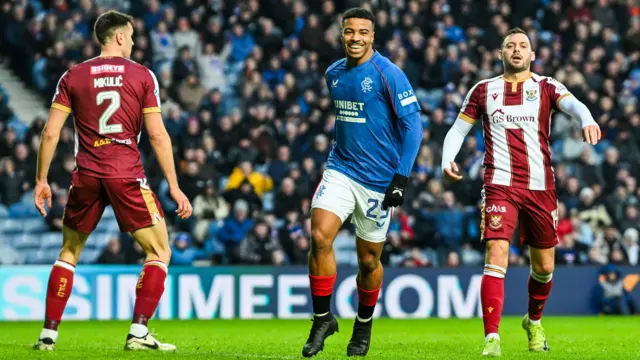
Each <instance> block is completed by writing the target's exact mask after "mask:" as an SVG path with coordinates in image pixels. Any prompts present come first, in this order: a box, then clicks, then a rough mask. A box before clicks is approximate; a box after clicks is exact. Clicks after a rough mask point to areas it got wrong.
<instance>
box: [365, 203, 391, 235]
mask: <svg viewBox="0 0 640 360" xmlns="http://www.w3.org/2000/svg"><path fill="white" fill-rule="evenodd" d="M367 202H368V203H369V204H373V205H372V206H371V207H370V208H369V209H368V210H367V214H366V215H367V217H368V218H370V219H373V220H375V222H376V226H377V227H379V228H381V227H383V226H384V220H385V219H386V218H387V217H389V209H387V210H384V213H383V214H382V216H380V214H378V215H376V214H374V213H373V211H374V210H376V209H377V208H378V204H379V201H378V199H369V200H368V201H367ZM381 209H382V208H381ZM378 220H382V221H378Z"/></svg>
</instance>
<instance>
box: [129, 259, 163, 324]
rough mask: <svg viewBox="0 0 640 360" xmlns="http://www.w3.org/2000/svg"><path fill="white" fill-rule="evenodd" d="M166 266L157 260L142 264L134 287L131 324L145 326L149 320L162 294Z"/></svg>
mask: <svg viewBox="0 0 640 360" xmlns="http://www.w3.org/2000/svg"><path fill="white" fill-rule="evenodd" d="M166 277H167V265H165V264H164V263H163V262H161V261H158V260H151V261H147V262H145V263H144V266H143V267H142V272H141V273H140V278H139V279H138V283H137V285H136V303H135V306H134V307H133V321H132V322H133V323H135V324H142V325H144V326H147V322H148V321H149V318H151V317H152V316H153V313H154V312H155V311H156V308H157V307H158V303H159V302H160V298H161V297H162V293H163V292H164V279H165V278H166Z"/></svg>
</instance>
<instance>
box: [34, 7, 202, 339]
mask: <svg viewBox="0 0 640 360" xmlns="http://www.w3.org/2000/svg"><path fill="white" fill-rule="evenodd" d="M94 33H95V36H96V38H97V40H98V42H100V44H101V47H102V51H101V53H100V56H98V57H95V58H93V59H90V60H87V61H85V62H83V63H81V64H78V65H76V66H74V67H73V68H71V69H69V70H68V71H67V72H65V73H64V74H63V75H62V77H61V78H60V80H59V81H58V85H57V86H56V92H55V95H54V97H53V100H52V104H51V110H50V112H49V119H48V121H47V124H46V126H45V128H44V130H43V131H42V138H41V143H40V149H39V152H38V168H37V174H36V187H35V195H34V197H35V199H34V200H35V204H36V207H37V208H38V210H39V211H40V213H41V214H42V216H46V214H47V213H46V210H45V202H46V203H47V206H48V207H51V189H50V187H49V184H48V183H47V174H48V173H49V167H50V165H51V161H52V159H53V155H54V153H55V150H56V146H57V144H58V139H59V137H60V132H61V129H62V127H63V125H64V123H65V121H66V120H67V117H68V116H69V114H70V113H72V112H73V119H74V125H75V158H76V169H75V171H74V172H73V177H72V182H71V188H70V190H69V199H68V202H67V205H66V207H65V210H64V218H63V224H64V227H63V231H62V237H63V244H62V250H61V251H60V255H59V257H58V260H57V261H56V262H55V264H54V265H53V269H52V270H51V274H50V277H49V283H48V288H47V298H46V310H45V321H44V327H43V329H42V332H41V333H40V337H39V338H38V342H37V344H36V345H35V346H34V348H35V349H36V350H53V348H54V346H55V342H56V340H57V337H58V325H59V324H60V320H61V318H62V314H63V312H64V309H65V306H66V304H67V300H68V299H69V296H70V295H71V289H72V286H73V275H74V270H75V266H76V264H77V263H78V259H79V258H80V253H81V251H82V248H83V247H84V244H85V242H86V241H87V238H88V237H89V234H90V233H91V232H92V231H93V230H94V229H95V228H96V226H97V224H98V222H99V221H100V218H101V217H102V213H103V211H104V209H105V207H106V206H107V205H111V206H112V207H113V210H114V212H115V215H116V219H117V221H118V225H119V226H120V230H121V231H123V232H129V233H131V234H132V236H133V238H134V239H135V240H136V241H137V242H138V243H139V244H140V245H141V246H142V248H143V249H144V251H145V253H146V255H147V257H146V261H145V263H144V266H143V268H142V272H141V273H140V278H139V279H138V282H137V285H136V301H135V305H134V311H133V313H134V314H133V321H132V323H131V327H130V330H129V334H128V336H127V340H126V345H125V349H126V350H160V351H171V350H175V349H176V347H175V346H174V345H171V344H163V343H160V342H159V341H157V340H156V339H154V337H153V336H152V335H151V334H149V331H148V329H147V321H148V320H149V318H151V316H153V313H154V312H155V310H156V307H157V306H158V302H159V301H160V297H161V296H162V293H163V292H164V282H165V278H166V276H167V265H168V264H169V261H170V259H171V251H170V248H169V237H168V234H167V227H166V225H165V223H164V213H163V212H162V207H161V206H160V203H159V201H158V199H157V198H156V196H155V195H154V194H153V192H152V191H151V189H150V188H149V185H148V184H147V179H146V177H145V173H144V169H143V167H142V163H141V161H140V152H139V150H138V143H139V141H140V133H141V131H142V125H143V123H144V125H145V127H146V129H147V132H148V134H149V141H150V143H151V146H152V148H153V150H154V153H155V155H156V158H157V160H158V163H159V164H160V167H161V168H162V171H163V172H164V175H165V177H166V179H167V182H168V183H169V188H170V193H171V197H172V198H173V200H175V201H176V203H177V204H178V210H177V211H176V212H177V215H178V216H179V217H180V218H183V219H186V218H188V217H189V216H191V212H192V207H191V204H190V203H189V200H188V199H187V197H186V196H185V195H184V194H183V193H182V191H181V190H180V188H179V187H178V180H177V176H176V171H175V165H174V159H173V150H172V146H171V139H170V138H169V135H168V133H167V131H166V129H165V127H164V124H163V122H162V116H161V113H160V96H159V93H160V89H159V86H158V81H157V80H156V77H155V76H154V74H153V73H152V72H151V71H150V70H149V69H147V68H146V67H144V66H143V65H140V64H137V63H135V62H133V61H131V60H129V56H130V55H131V50H132V47H133V38H132V35H133V19H132V18H131V17H130V16H128V15H125V14H122V13H119V12H117V11H107V12H105V13H104V14H102V15H101V16H100V17H99V18H98V19H97V21H96V23H95V26H94Z"/></svg>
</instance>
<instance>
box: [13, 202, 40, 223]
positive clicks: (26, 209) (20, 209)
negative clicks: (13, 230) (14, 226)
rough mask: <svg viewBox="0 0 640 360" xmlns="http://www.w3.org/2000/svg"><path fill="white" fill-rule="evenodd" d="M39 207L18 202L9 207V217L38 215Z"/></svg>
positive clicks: (19, 217)
mask: <svg viewBox="0 0 640 360" xmlns="http://www.w3.org/2000/svg"><path fill="white" fill-rule="evenodd" d="M39 214H40V213H39V212H38V209H36V207H35V206H33V205H32V204H25V203H23V202H17V203H15V204H13V205H11V206H10V207H9V217H10V218H13V219H24V218H28V217H35V216H38V215H39Z"/></svg>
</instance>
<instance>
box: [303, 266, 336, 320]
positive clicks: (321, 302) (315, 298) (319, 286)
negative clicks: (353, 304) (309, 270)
mask: <svg viewBox="0 0 640 360" xmlns="http://www.w3.org/2000/svg"><path fill="white" fill-rule="evenodd" d="M336 275H337V273H336V274H333V275H328V276H321V275H309V286H310V287H311V302H312V303H313V313H314V314H318V315H319V314H325V313H328V312H329V311H331V294H332V293H333V284H335V282H336Z"/></svg>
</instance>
